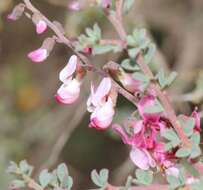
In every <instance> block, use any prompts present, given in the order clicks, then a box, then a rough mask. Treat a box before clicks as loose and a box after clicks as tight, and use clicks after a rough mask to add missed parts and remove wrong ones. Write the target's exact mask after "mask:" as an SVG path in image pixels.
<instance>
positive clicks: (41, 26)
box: [36, 20, 47, 34]
mask: <svg viewBox="0 0 203 190" xmlns="http://www.w3.org/2000/svg"><path fill="white" fill-rule="evenodd" d="M46 29H47V23H46V22H45V21H44V20H39V21H38V22H37V23H36V32H37V34H42V33H43V32H45V31H46Z"/></svg>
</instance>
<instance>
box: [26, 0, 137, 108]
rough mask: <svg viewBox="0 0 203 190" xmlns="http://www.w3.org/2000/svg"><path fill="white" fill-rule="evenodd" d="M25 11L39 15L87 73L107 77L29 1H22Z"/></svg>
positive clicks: (131, 99) (122, 90)
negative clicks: (80, 62)
mask: <svg viewBox="0 0 203 190" xmlns="http://www.w3.org/2000/svg"><path fill="white" fill-rule="evenodd" d="M23 1H24V3H25V5H26V7H27V9H28V10H30V11H31V12H32V13H37V14H39V15H40V16H41V17H42V18H43V19H44V21H45V22H46V23H47V25H48V26H49V28H50V29H51V30H52V31H53V32H54V33H55V34H56V36H57V37H58V38H59V40H60V42H61V43H63V44H65V45H66V46H68V47H69V48H70V49H71V50H72V51H73V52H74V53H75V54H76V55H77V56H78V57H79V58H80V60H81V61H82V62H83V63H84V66H86V67H87V68H88V69H89V71H93V72H96V73H98V74H99V75H100V76H103V77H106V76H108V74H107V73H105V72H104V71H103V70H102V69H98V68H96V67H95V66H94V65H93V64H92V63H91V62H90V60H89V59H88V58H87V57H86V56H84V55H83V54H81V53H79V52H77V51H75V49H74V46H73V44H72V41H71V40H70V39H68V37H66V36H65V35H64V34H63V33H62V32H61V30H60V29H59V28H58V27H57V26H56V25H55V24H53V22H51V21H50V20H49V19H48V18H47V17H46V16H44V15H43V14H42V13H41V12H40V11H39V10H38V9H37V8H35V7H34V6H33V5H32V3H31V1H30V0H23ZM112 81H113V85H114V86H115V87H116V89H117V91H118V92H119V93H120V94H121V95H122V96H124V97H125V98H126V99H127V100H129V101H130V102H132V103H133V104H134V105H136V102H135V99H134V98H133V95H131V94H130V93H129V92H128V91H126V90H125V89H124V88H122V87H121V86H120V85H119V84H118V83H116V82H115V81H114V80H113V79H112Z"/></svg>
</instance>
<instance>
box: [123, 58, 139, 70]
mask: <svg viewBox="0 0 203 190" xmlns="http://www.w3.org/2000/svg"><path fill="white" fill-rule="evenodd" d="M121 66H122V67H123V68H124V69H125V70H127V71H139V70H140V68H139V66H138V65H137V64H136V63H135V62H133V61H132V60H130V59H124V60H123V61H122V62H121Z"/></svg>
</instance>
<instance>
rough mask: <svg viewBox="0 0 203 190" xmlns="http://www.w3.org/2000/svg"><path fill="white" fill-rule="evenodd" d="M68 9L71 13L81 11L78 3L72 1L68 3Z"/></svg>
mask: <svg viewBox="0 0 203 190" xmlns="http://www.w3.org/2000/svg"><path fill="white" fill-rule="evenodd" d="M68 8H69V9H70V10H72V11H80V10H81V5H80V2H79V1H76V0H75V1H72V2H70V4H69V5H68Z"/></svg>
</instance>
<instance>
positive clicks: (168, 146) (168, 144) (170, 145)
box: [164, 142, 173, 151]
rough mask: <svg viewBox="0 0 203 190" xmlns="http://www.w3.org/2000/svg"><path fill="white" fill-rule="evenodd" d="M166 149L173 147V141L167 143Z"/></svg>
mask: <svg viewBox="0 0 203 190" xmlns="http://www.w3.org/2000/svg"><path fill="white" fill-rule="evenodd" d="M164 148H165V151H169V150H171V149H172V148H173V144H172V143H171V142H169V143H166V144H165V147H164Z"/></svg>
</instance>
